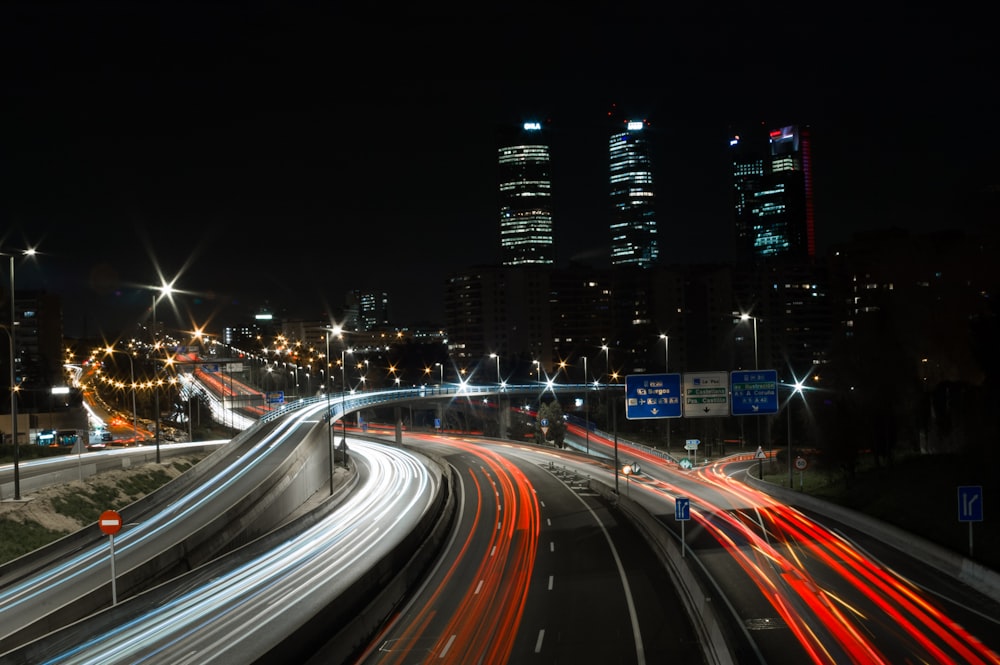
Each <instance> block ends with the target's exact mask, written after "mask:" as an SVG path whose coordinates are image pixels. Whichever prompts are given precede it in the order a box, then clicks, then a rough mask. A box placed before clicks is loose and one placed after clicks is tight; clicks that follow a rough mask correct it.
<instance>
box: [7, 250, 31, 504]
mask: <svg viewBox="0 0 1000 665" xmlns="http://www.w3.org/2000/svg"><path fill="white" fill-rule="evenodd" d="M34 253H35V252H34V250H30V249H29V250H27V251H26V252H24V254H26V255H29V256H30V255H32V254H34ZM0 256H6V257H8V258H9V259H10V329H8V330H7V336H8V337H10V357H9V360H10V435H11V442H12V443H13V444H14V500H15V501H20V500H21V470H20V466H19V464H20V457H21V449H20V446H19V445H18V442H17V372H16V371H15V370H14V360H15V353H14V347H15V346H16V340H17V335H16V333H15V332H14V328H15V326H17V304H16V300H17V298H16V297H15V295H14V294H15V291H14V255H13V254H4V253H0Z"/></svg>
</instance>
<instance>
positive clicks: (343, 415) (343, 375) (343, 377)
mask: <svg viewBox="0 0 1000 665" xmlns="http://www.w3.org/2000/svg"><path fill="white" fill-rule="evenodd" d="M348 353H354V351H352V350H351V349H341V350H340V382H341V383H343V384H344V388H343V390H341V391H340V427H341V429H342V430H343V438H341V440H340V446H341V448H343V449H344V450H347V397H346V393H347V365H346V364H345V363H346V362H347V361H346V359H345V354H348Z"/></svg>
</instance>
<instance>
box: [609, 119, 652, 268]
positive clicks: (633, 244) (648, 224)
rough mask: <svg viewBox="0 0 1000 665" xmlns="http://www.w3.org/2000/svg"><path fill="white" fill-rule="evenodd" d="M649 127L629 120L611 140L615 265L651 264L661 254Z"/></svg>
mask: <svg viewBox="0 0 1000 665" xmlns="http://www.w3.org/2000/svg"><path fill="white" fill-rule="evenodd" d="M647 131H648V128H647V126H646V123H645V122H644V121H628V122H626V123H625V127H624V129H621V128H620V127H619V128H618V129H615V130H613V132H612V134H611V138H610V139H609V141H608V152H609V157H610V190H609V194H610V202H611V265H614V266H637V267H639V268H650V267H652V266H654V265H655V264H656V262H657V259H658V257H659V252H660V248H659V239H658V238H657V229H656V211H655V203H656V197H655V193H654V190H653V172H652V169H651V166H650V158H649V152H650V150H649V141H648V139H647V136H646V133H647Z"/></svg>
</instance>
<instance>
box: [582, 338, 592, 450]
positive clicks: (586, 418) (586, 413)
mask: <svg viewBox="0 0 1000 665" xmlns="http://www.w3.org/2000/svg"><path fill="white" fill-rule="evenodd" d="M589 384H590V380H589V374H588V372H587V356H583V385H585V386H587V385H589ZM583 424H584V427H583V433H584V437H585V438H586V441H587V454H588V455H589V454H590V398H589V396H588V395H587V393H586V392H584V393H583Z"/></svg>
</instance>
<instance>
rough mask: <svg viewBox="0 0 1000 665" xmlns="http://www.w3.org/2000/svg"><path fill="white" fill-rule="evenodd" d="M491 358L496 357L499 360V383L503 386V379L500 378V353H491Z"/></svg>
mask: <svg viewBox="0 0 1000 665" xmlns="http://www.w3.org/2000/svg"><path fill="white" fill-rule="evenodd" d="M490 358H496V361H497V383H499V384H500V385H501V386H502V385H503V381H502V380H501V379H500V354H499V353H491V354H490Z"/></svg>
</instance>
